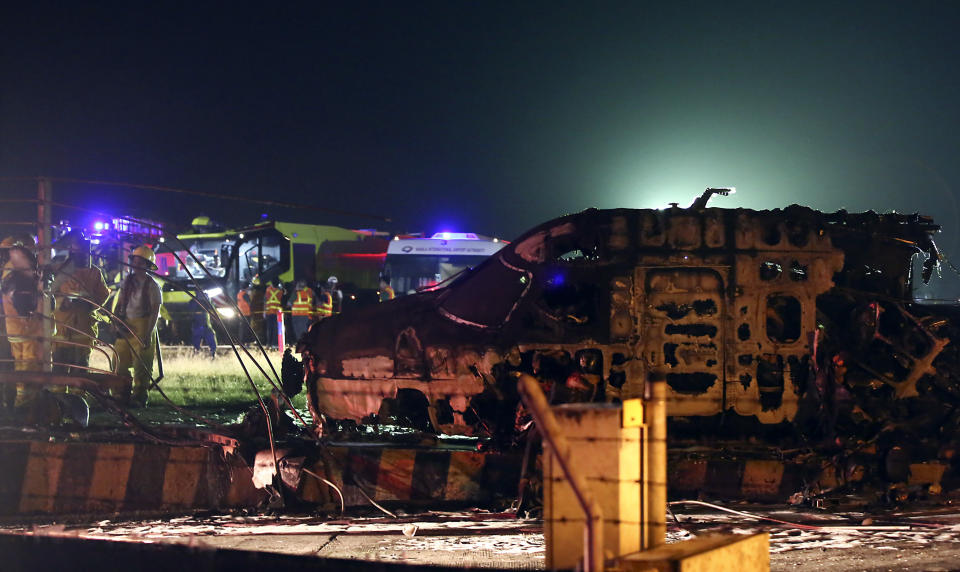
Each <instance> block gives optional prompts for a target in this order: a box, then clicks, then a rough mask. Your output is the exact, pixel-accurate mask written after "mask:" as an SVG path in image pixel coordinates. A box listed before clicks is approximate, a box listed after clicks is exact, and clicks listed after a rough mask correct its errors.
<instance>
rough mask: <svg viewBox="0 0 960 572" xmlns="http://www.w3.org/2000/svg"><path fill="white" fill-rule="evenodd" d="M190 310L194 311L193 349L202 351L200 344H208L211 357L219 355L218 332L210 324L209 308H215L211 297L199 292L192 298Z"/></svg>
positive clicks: (191, 330) (197, 351) (192, 328)
mask: <svg viewBox="0 0 960 572" xmlns="http://www.w3.org/2000/svg"><path fill="white" fill-rule="evenodd" d="M189 308H190V312H191V313H193V323H192V324H191V329H190V333H191V341H192V342H193V351H194V352H196V353H200V346H201V345H202V344H207V347H209V348H210V359H214V358H216V357H217V334H216V332H214V331H213V327H212V326H211V325H210V313H209V312H207V308H213V304H212V303H211V302H210V298H209V297H208V296H207V295H206V293H204V292H198V293H197V295H196V297H195V298H193V299H192V300H190V304H189Z"/></svg>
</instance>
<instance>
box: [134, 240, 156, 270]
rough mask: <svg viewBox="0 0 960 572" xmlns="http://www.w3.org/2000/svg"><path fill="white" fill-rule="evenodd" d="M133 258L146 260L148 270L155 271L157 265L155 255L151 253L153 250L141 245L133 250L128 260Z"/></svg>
mask: <svg viewBox="0 0 960 572" xmlns="http://www.w3.org/2000/svg"><path fill="white" fill-rule="evenodd" d="M135 256H137V257H139V258H142V259H144V260H146V261H147V262H148V263H149V268H150V270H156V269H157V264H156V260H157V255H156V253H154V252H153V249H152V248H150V247H149V246H147V245H145V244H142V245H140V246H138V247H136V248H134V249H133V252H131V253H130V258H133V257H135Z"/></svg>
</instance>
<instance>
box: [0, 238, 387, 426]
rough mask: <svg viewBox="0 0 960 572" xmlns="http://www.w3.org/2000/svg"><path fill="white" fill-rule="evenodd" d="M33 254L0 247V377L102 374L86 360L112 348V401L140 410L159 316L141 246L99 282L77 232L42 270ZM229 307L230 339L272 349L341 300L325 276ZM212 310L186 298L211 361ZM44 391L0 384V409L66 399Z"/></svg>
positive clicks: (335, 309)
mask: <svg viewBox="0 0 960 572" xmlns="http://www.w3.org/2000/svg"><path fill="white" fill-rule="evenodd" d="M39 248H40V247H38V245H37V242H36V240H35V239H34V238H33V237H32V236H31V235H27V234H24V235H20V236H9V237H7V238H5V239H3V241H2V242H0V269H2V275H0V293H2V296H0V318H2V319H0V372H3V371H18V372H51V373H52V374H62V375H66V376H84V375H85V374H89V373H91V372H97V371H100V372H101V373H102V372H103V370H102V369H99V368H92V367H91V365H90V356H91V352H92V351H93V349H94V348H98V349H103V348H104V347H112V355H114V356H115V358H113V360H112V361H114V363H113V364H112V365H113V366H114V367H112V368H110V369H111V370H112V372H114V373H115V374H116V375H117V376H118V377H124V378H127V379H129V381H130V383H129V384H127V385H126V387H127V389H126V390H125V392H124V394H122V395H115V397H117V398H119V399H120V400H122V401H124V402H126V403H128V404H129V405H131V406H144V405H146V403H147V398H148V393H149V389H150V383H151V381H152V379H153V365H154V360H155V354H156V351H157V345H158V343H159V336H158V325H159V323H160V321H161V318H162V317H163V318H166V317H167V316H166V315H165V314H166V313H165V312H164V308H163V300H162V293H161V287H160V285H159V283H158V280H159V278H158V277H157V275H156V273H155V271H156V270H157V264H156V255H155V253H154V251H153V250H152V249H151V248H150V247H149V246H146V245H142V246H138V247H136V248H135V249H133V251H132V252H131V253H130V255H129V257H128V258H127V263H126V264H125V265H123V266H125V267H126V268H127V269H128V271H127V272H126V273H125V274H126V275H125V276H123V277H122V278H121V275H119V274H118V275H117V276H115V279H114V280H107V279H105V277H104V274H103V272H102V271H101V270H100V268H98V266H97V265H95V264H93V261H92V259H91V251H90V242H89V240H87V239H86V238H85V237H84V236H83V234H82V233H81V232H79V231H73V232H68V233H66V234H64V235H63V236H61V237H60V238H59V239H58V240H57V241H56V242H55V243H54V245H53V252H54V253H55V255H54V257H53V259H52V260H50V261H49V262H47V263H45V264H44V263H41V261H40V260H38V256H37V254H38V251H39ZM393 297H394V294H393V290H392V289H391V288H390V279H389V277H386V276H384V277H381V281H380V300H381V301H385V300H389V299H393ZM236 304H237V309H238V310H239V314H240V316H239V319H237V325H236V337H235V341H236V342H237V343H240V344H249V343H251V342H253V341H255V338H254V336H255V335H256V340H257V341H259V342H260V343H262V344H263V345H264V346H267V347H274V348H276V347H278V345H279V346H281V347H282V346H284V345H287V344H289V343H293V342H295V341H296V340H297V339H299V338H300V337H301V336H302V335H303V334H304V333H306V331H307V330H308V329H309V328H310V326H311V325H312V324H313V323H315V322H317V321H320V320H323V319H326V318H329V317H331V316H334V315H336V314H339V313H340V311H341V310H342V308H343V293H342V291H341V290H340V288H339V285H338V280H337V277H336V276H330V277H329V278H328V279H327V281H326V282H324V283H322V284H318V285H315V287H311V285H309V284H308V283H307V282H306V281H305V280H300V281H298V282H296V284H295V285H294V287H293V288H292V289H291V291H290V292H289V293H288V292H287V291H286V289H285V288H284V286H283V284H282V283H280V282H274V283H272V284H268V285H267V286H266V287H259V288H257V287H254V286H252V285H248V286H247V287H245V288H241V289H240V291H239V292H238V293H237V297H236ZM212 310H213V305H212V303H211V301H210V299H209V298H208V297H207V296H206V294H204V293H202V292H199V293H197V294H195V295H194V296H193V297H192V302H191V304H190V312H191V314H192V332H191V333H192V336H191V337H192V342H193V346H194V348H195V349H196V350H197V351H198V352H199V351H200V348H201V346H202V345H206V346H207V347H208V348H209V352H210V356H211V357H215V356H216V348H217V339H216V334H215V332H214V329H213V327H212V324H211V320H210V316H211V312H212ZM281 324H283V325H285V326H286V327H282V326H281ZM104 325H106V326H107V327H102V326H104ZM281 327H282V329H281ZM281 331H283V332H285V339H284V340H283V341H281V340H280V339H279V335H280V332H281ZM109 356H110V353H108V357H109ZM46 385H47V387H48V390H41V389H40V388H41V385H40V384H37V383H30V382H18V383H15V384H14V383H0V408H2V411H6V412H11V411H14V410H16V409H18V408H25V407H29V406H30V404H31V403H32V402H33V401H35V400H36V398H37V397H38V396H40V395H44V396H49V395H51V394H52V395H53V396H54V397H56V398H58V399H60V398H61V397H58V396H57V394H60V396H63V395H66V394H68V393H69V390H68V389H65V387H66V386H64V385H60V386H58V389H49V387H50V384H46Z"/></svg>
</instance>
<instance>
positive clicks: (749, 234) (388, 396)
mask: <svg viewBox="0 0 960 572" xmlns="http://www.w3.org/2000/svg"><path fill="white" fill-rule="evenodd" d="M708 197H709V193H705V195H704V197H701V199H698V201H697V202H695V203H694V204H693V205H692V206H691V207H690V208H678V207H677V206H676V205H674V206H673V207H672V208H668V209H664V210H650V209H614V210H596V209H590V210H586V211H583V212H581V213H578V214H572V215H568V216H564V217H561V218H558V219H555V220H553V221H550V222H547V223H545V224H542V225H540V226H538V227H536V228H534V229H533V230H531V231H529V232H527V233H526V234H524V235H522V236H521V237H520V238H519V239H517V240H516V241H514V242H513V243H511V244H509V245H508V246H507V247H505V248H504V249H503V250H501V251H500V252H499V253H498V254H496V255H494V256H493V257H491V258H490V259H489V260H487V261H486V262H485V263H483V264H481V265H479V266H477V267H476V268H474V269H472V270H470V271H468V272H466V273H464V274H462V275H460V276H459V277H457V278H456V279H455V280H454V281H453V282H452V283H450V284H449V285H447V286H446V287H443V288H439V289H434V290H432V291H427V292H422V293H419V294H417V295H411V296H406V297H403V298H399V299H397V300H393V301H391V302H388V303H384V304H381V305H379V306H375V307H367V308H361V309H358V310H356V311H355V312H352V313H345V314H344V315H341V316H338V317H334V318H332V319H328V320H325V321H323V322H321V323H318V324H316V325H314V326H313V327H312V328H311V329H310V331H309V332H308V333H307V334H306V335H305V336H304V338H302V339H301V340H300V342H299V345H298V351H299V352H300V353H302V355H303V356H304V365H305V367H306V374H305V381H306V384H307V389H308V392H309V394H308V404H309V406H310V408H311V410H312V413H313V416H314V419H318V420H323V421H322V423H323V424H324V429H325V430H326V431H327V432H328V433H329V432H330V431H331V429H336V428H337V427H340V426H341V425H340V424H339V423H338V421H337V420H352V421H353V422H355V423H368V424H369V423H387V422H390V423H396V422H398V421H399V422H402V423H406V424H409V425H412V426H414V427H417V428H420V429H424V430H429V431H436V432H440V433H449V434H470V435H476V436H481V437H489V438H490V439H491V440H492V441H493V442H496V443H498V444H499V446H508V445H509V443H510V442H511V440H512V439H514V438H515V437H516V435H517V434H518V433H519V432H520V431H522V429H523V428H524V427H525V423H526V421H527V419H526V418H525V417H524V415H523V410H522V406H521V405H520V402H519V399H518V395H517V391H516V382H515V374H516V373H521V372H522V373H529V374H531V375H533V376H535V377H537V378H538V379H539V380H540V382H541V383H542V385H543V386H544V388H545V390H546V391H547V394H548V395H550V396H551V399H552V401H553V402H554V403H565V402H577V401H598V402H603V401H606V402H611V401H617V400H620V399H625V398H631V397H640V396H643V394H644V388H645V383H646V381H647V380H654V379H660V380H665V381H666V384H667V386H668V388H669V389H668V399H669V402H668V412H669V415H670V436H671V445H672V446H673V447H680V446H683V445H684V444H687V445H690V444H691V443H695V444H699V445H703V444H709V443H718V442H720V441H721V440H723V439H727V440H728V442H738V443H746V442H747V441H757V440H759V441H760V442H762V443H769V444H772V445H774V446H776V447H778V448H780V449H788V448H795V450H797V449H796V448H799V449H804V448H807V447H815V448H818V450H825V451H828V452H829V451H838V450H845V451H846V452H847V453H849V454H850V455H851V456H856V455H857V454H859V453H862V452H863V451H870V452H871V453H872V454H874V455H875V456H876V459H877V463H876V464H877V465H878V466H879V467H880V468H879V469H877V471H878V472H879V473H884V475H882V476H883V477H884V478H886V479H887V480H890V481H893V480H898V479H900V477H902V475H900V474H899V473H903V472H904V471H906V470H908V469H905V468H903V467H906V466H908V465H909V462H911V461H918V460H934V459H941V460H945V461H943V462H944V464H949V459H950V458H952V455H951V452H952V450H953V449H952V447H953V445H954V444H955V443H956V442H957V437H958V436H960V430H958V428H960V409H958V406H960V385H958V384H957V379H956V377H957V375H958V368H957V356H956V353H955V350H954V349H953V346H951V345H949V344H950V339H951V338H952V335H953V331H954V328H955V326H954V325H953V324H954V323H955V322H956V321H955V320H953V319H952V317H953V316H954V315H955V310H954V309H953V308H952V307H947V306H943V305H939V306H936V305H923V304H921V303H917V301H915V300H914V290H913V289H914V287H915V285H916V284H919V283H920V282H921V281H922V282H924V283H926V282H927V281H929V279H930V278H931V275H932V274H933V272H934V271H935V270H936V269H937V267H938V264H939V261H940V255H939V253H938V251H937V249H936V246H935V245H934V242H933V240H932V236H933V235H934V234H935V233H936V232H937V231H938V230H939V227H938V226H937V225H935V224H934V223H933V221H932V220H931V219H930V218H929V217H926V216H922V215H916V214H913V215H905V214H897V213H890V214H877V213H874V212H865V213H848V212H845V211H838V212H834V213H824V212H820V211H816V210H813V209H810V208H807V207H803V206H797V205H793V206H790V207H787V208H785V209H782V210H781V209H777V210H769V211H757V210H749V209H723V208H707V207H706V199H707V198H708ZM839 472H843V471H839Z"/></svg>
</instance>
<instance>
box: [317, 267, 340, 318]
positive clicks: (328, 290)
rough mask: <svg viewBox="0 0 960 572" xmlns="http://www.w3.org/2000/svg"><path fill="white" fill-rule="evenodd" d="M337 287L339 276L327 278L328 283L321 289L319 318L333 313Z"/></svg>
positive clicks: (318, 309) (318, 305)
mask: <svg viewBox="0 0 960 572" xmlns="http://www.w3.org/2000/svg"><path fill="white" fill-rule="evenodd" d="M336 287H337V277H336V276H331V277H330V278H328V279H327V285H326V287H325V288H323V289H322V290H321V291H320V303H319V304H317V319H318V320H323V319H326V318H329V317H330V316H332V315H333V301H334V296H335V292H334V289H336Z"/></svg>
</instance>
